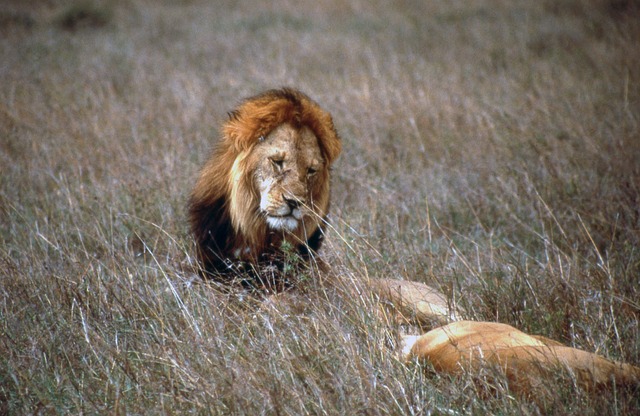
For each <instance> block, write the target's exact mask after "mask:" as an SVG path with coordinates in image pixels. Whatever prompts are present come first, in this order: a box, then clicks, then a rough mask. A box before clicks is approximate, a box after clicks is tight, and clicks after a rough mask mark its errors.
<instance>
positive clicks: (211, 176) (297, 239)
mask: <svg viewBox="0 0 640 416" xmlns="http://www.w3.org/2000/svg"><path fill="white" fill-rule="evenodd" d="M294 142H295V143H294ZM278 144H281V145H283V146H284V147H285V149H288V152H287V151H281V150H280V149H278V148H277V146H278ZM340 151H341V139H340V137H339V136H338V134H337V132H336V130H335V128H334V125H333V120H332V118H331V115H330V114H329V113H328V112H326V111H324V110H323V109H321V108H320V106H319V105H318V104H317V103H315V102H314V101H312V100H311V99H310V98H309V97H308V96H306V95H305V94H303V93H302V92H300V91H297V90H294V89H289V88H282V89H277V90H269V91H266V92H264V93H262V94H259V95H256V96H253V97H250V98H248V99H246V100H244V101H243V102H241V103H240V105H239V106H237V107H236V108H235V109H234V110H233V111H231V112H230V113H229V117H228V120H227V121H226V122H225V123H224V124H223V126H222V137H221V139H220V140H219V141H218V143H217V145H216V146H215V148H214V150H213V153H212V155H211V157H210V158H209V159H208V161H207V162H206V163H205V165H204V167H203V169H202V171H201V173H200V176H199V178H198V180H197V182H196V185H195V187H194V189H193V192H192V194H191V198H190V201H189V207H188V210H189V220H190V225H191V232H192V234H193V236H194V238H195V242H196V245H197V257H198V259H199V261H200V263H201V266H202V268H203V271H204V272H205V274H207V275H211V274H213V275H219V274H225V273H229V272H230V271H233V270H237V269H236V268H235V267H234V264H251V267H252V268H254V269H255V267H254V266H256V265H258V264H264V263H272V262H273V259H274V258H275V257H276V256H277V255H278V253H281V252H282V250H283V247H290V248H291V247H292V248H294V249H295V250H296V252H297V253H298V254H300V255H301V256H302V257H304V258H308V257H309V256H310V255H311V254H313V253H314V252H316V251H317V250H318V249H319V248H320V246H321V244H322V241H323V235H324V228H325V224H326V218H327V214H328V212H329V192H330V189H329V188H330V167H331V165H332V163H333V162H334V161H335V159H336V158H337V157H338V155H339V154H340ZM268 152H272V153H273V152H276V153H275V154H276V156H273V154H269V153H268ZM304 152H306V153H304ZM314 152H315V153H314ZM298 153H301V155H300V156H298V159H297V160H292V161H289V160H287V159H286V158H287V157H289V155H290V154H298ZM302 153H304V154H302ZM268 187H270V188H269V191H267V190H265V189H266V188H268ZM263 188H264V189H263ZM270 204H271V205H274V206H276V208H269V207H267V208H264V207H265V206H269V205H270ZM269 209H271V210H272V211H274V212H275V213H271V212H270V211H269ZM283 210H284V211H287V212H285V214H286V216H280V215H282V214H281V212H282V211H283ZM287 243H288V244H287Z"/></svg>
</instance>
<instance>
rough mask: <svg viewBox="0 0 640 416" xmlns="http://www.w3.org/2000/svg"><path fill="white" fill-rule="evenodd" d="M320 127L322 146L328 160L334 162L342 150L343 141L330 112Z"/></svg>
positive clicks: (330, 162)
mask: <svg viewBox="0 0 640 416" xmlns="http://www.w3.org/2000/svg"><path fill="white" fill-rule="evenodd" d="M321 125H322V127H321V128H320V131H321V133H320V136H321V137H320V147H321V148H322V150H323V151H324V153H325V157H326V158H327V162H328V163H329V164H332V163H333V162H334V161H335V160H336V159H337V158H338V156H339V155H340V152H341V151H342V141H341V140H340V136H338V133H337V132H336V129H335V127H334V126H333V120H332V119H331V116H330V115H329V114H326V120H323V121H322V122H321Z"/></svg>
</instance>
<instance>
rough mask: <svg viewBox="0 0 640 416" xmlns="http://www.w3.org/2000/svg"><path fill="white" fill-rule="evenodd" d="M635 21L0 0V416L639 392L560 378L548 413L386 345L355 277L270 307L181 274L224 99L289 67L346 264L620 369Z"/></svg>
mask: <svg viewBox="0 0 640 416" xmlns="http://www.w3.org/2000/svg"><path fill="white" fill-rule="evenodd" d="M92 16H93V18H97V17H99V24H96V23H95V20H92V19H93V18H92ZM96 16H97V17H96ZM639 17H640V6H639V5H638V2H636V1H633V0H627V1H613V0H598V1H586V0H565V1H559V2H558V1H541V2H527V1H513V2H500V1H489V0H487V1H474V2H443V3H440V2H424V1H409V0H407V1H400V2H395V3H394V4H393V5H389V4H388V3H387V2H382V1H373V2H372V1H358V0H353V1H349V2H342V1H328V2H308V3H307V2H303V3H300V2H290V1H286V0H281V1H276V2H264V3H261V4H254V3H244V2H233V1H227V2H206V1H199V0H193V1H182V2H173V1H171V2H170V1H166V2H144V1H125V0H117V1H116V0H114V1H112V2H107V3H98V2H96V3H90V2H89V3H87V2H79V3H76V2H66V1H52V2H46V3H35V4H31V3H24V2H18V1H10V2H5V3H4V4H3V5H2V6H0V22H1V23H2V28H1V29H0V33H1V35H2V36H0V56H1V57H2V59H1V60H0V61H1V64H0V77H1V79H2V82H0V173H1V174H0V279H1V284H0V414H4V413H8V414H29V413H45V414H53V413H63V414H66V413H70V414H78V413H82V414H85V413H86V414H96V413H114V414H137V413H144V414H158V413H184V412H194V413H211V414H263V413H266V414H357V413H361V414H429V413H431V414H465V413H471V414H478V413H494V414H495V413H499V414H522V413H524V414H535V413H537V412H540V411H544V412H546V413H551V414H554V413H555V414H580V415H582V414H633V413H636V412H637V411H638V409H639V408H640V401H639V399H638V397H640V394H639V392H637V391H630V392H628V391H618V390H616V391H614V392H608V393H607V394H598V395H593V394H589V393H587V392H584V391H581V390H579V389H577V388H575V387H574V386H573V385H572V384H571V381H570V380H568V381H567V380H559V381H558V382H557V383H556V384H557V385H556V384H553V383H555V382H553V381H552V382H551V383H552V384H551V387H550V388H554V386H555V387H556V388H555V391H556V392H557V394H556V395H555V396H554V398H553V400H552V402H550V403H549V404H548V406H547V408H545V409H543V410H541V409H538V408H537V407H536V405H535V404H534V403H532V402H529V401H527V400H526V399H522V398H516V397H512V396H511V395H510V394H509V393H508V390H507V389H506V386H505V383H504V382H501V381H500V380H497V381H495V382H494V383H493V384H492V385H491V386H489V388H485V387H483V385H482V383H483V382H482V377H480V376H479V375H474V374H470V375H469V376H468V377H462V378H457V379H451V378H449V377H446V376H442V375H439V374H435V373H432V372H430V371H429V370H428V369H424V368H419V367H417V366H414V365H404V364H403V363H401V362H399V361H398V360H397V358H396V355H395V353H394V352H393V346H394V343H395V337H396V335H397V332H398V331H400V330H401V329H400V328H395V327H390V326H389V325H388V324H387V323H386V322H384V321H383V320H382V319H381V318H380V317H379V316H378V315H376V314H375V313H374V311H375V303H374V302H373V300H372V299H371V297H370V296H368V295H367V294H366V293H365V292H362V296H360V297H358V296H353V293H354V292H353V289H351V288H349V289H345V288H342V287H340V286H337V287H333V286H323V285H321V284H320V283H318V284H317V285H313V284H311V287H310V288H309V290H307V291H306V292H305V293H304V294H301V295H300V297H299V298H298V299H297V300H296V301H295V302H278V303H275V304H274V305H271V306H270V307H264V306H260V303H259V299H253V298H251V297H247V296H245V295H244V294H243V293H236V292H233V291H231V292H228V291H223V290H220V289H219V288H217V287H215V285H210V284H200V283H198V281H197V280H196V281H194V280H193V279H192V275H191V273H190V272H189V270H190V268H191V266H192V265H193V261H194V259H193V242H192V241H191V239H190V237H189V235H188V233H187V228H188V227H187V224H186V219H185V215H184V212H185V205H186V199H187V195H188V192H189V190H190V188H191V186H192V184H193V183H194V178H195V174H196V172H197V170H198V169H199V167H200V166H201V165H202V163H203V162H204V160H205V159H206V157H207V154H208V149H210V147H211V145H212V143H214V142H215V140H216V138H217V135H218V133H217V128H218V125H219V123H220V122H221V121H222V120H224V117H225V113H226V111H228V110H229V109H231V108H232V107H233V106H234V105H235V104H236V103H237V102H238V100H239V99H240V98H242V97H245V96H247V95H250V94H253V93H256V92H259V91H260V90H263V89H266V88H272V87H276V86H280V85H290V86H294V87H297V88H300V89H302V90H304V91H305V92H307V93H308V94H309V95H310V96H311V97H313V98H315V99H316V100H317V101H318V102H320V103H321V104H322V105H323V106H324V107H325V108H327V109H328V110H329V111H330V112H331V113H332V114H333V115H334V120H335V122H336V125H337V126H338V129H339V131H340V132H341V134H342V136H343V138H344V141H345V143H344V148H345V151H344V154H343V155H342V157H341V159H340V160H339V162H338V163H337V166H336V167H335V170H334V181H333V214H332V224H333V228H332V230H331V232H330V234H331V235H330V238H329V242H328V243H327V245H326V247H325V248H324V250H323V252H322V255H323V257H325V258H326V259H327V260H328V261H329V262H330V263H332V264H333V267H335V269H336V270H337V271H338V272H339V273H340V274H341V275H342V276H343V277H344V278H345V282H347V284H350V285H353V286H355V287H358V285H359V282H362V281H363V280H366V279H368V278H377V277H397V278H405V279H411V280H416V281H422V282H427V283H429V284H431V285H433V286H435V287H438V288H440V289H441V290H442V291H443V292H444V293H446V294H447V296H449V297H450V298H451V299H452V300H455V301H456V302H458V303H459V304H461V305H462V306H464V307H465V309H466V310H467V313H468V315H469V318H472V319H478V320H493V321H499V322H505V323H509V324H512V325H514V326H516V327H518V328H519V329H522V330H525V331H529V332H533V333H537V334H542V335H545V336H548V337H551V338H554V339H556V340H558V341H562V342H563V343H565V344H568V345H571V346H574V347H578V348H582V349H585V350H588V351H592V352H597V353H599V354H602V355H604V356H606V357H608V358H611V359H616V360H623V361H626V362H630V363H632V364H635V365H639V364H640V330H639V325H638V320H639V318H640V302H639V301H638V299H640V133H639V131H640V129H639V123H640V87H639V86H640V49H638V48H637V45H636V44H637V39H639V38H640V23H639V22H640V19H639ZM69 19H71V20H69ZM74 19H75V20H74ZM68 21H72V22H76V23H74V25H73V30H67V29H68V27H66V26H65V25H64V22H68ZM25 22H26V23H25Z"/></svg>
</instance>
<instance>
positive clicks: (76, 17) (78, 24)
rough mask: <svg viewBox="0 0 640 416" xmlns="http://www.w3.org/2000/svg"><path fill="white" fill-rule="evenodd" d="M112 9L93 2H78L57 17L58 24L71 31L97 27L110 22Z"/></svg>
mask: <svg viewBox="0 0 640 416" xmlns="http://www.w3.org/2000/svg"><path fill="white" fill-rule="evenodd" d="M112 17H113V12H112V11H111V9H109V8H107V7H105V6H100V5H97V4H93V3H77V4H74V5H71V6H69V7H68V8H67V9H66V10H65V11H63V12H62V13H61V14H60V16H59V17H58V19H57V22H58V26H59V27H60V28H62V29H64V30H67V31H70V32H76V31H78V30H82V29H97V28H101V27H104V26H106V25H107V24H109V22H110V21H111V19H112Z"/></svg>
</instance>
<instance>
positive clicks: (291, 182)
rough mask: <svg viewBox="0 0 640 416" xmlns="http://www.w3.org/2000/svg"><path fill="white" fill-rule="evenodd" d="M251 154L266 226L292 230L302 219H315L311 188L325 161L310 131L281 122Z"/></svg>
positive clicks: (300, 223)
mask: <svg viewBox="0 0 640 416" xmlns="http://www.w3.org/2000/svg"><path fill="white" fill-rule="evenodd" d="M253 154H254V157H256V161H257V165H256V169H255V172H254V174H253V178H254V186H255V189H257V190H258V196H259V211H260V214H261V215H263V216H264V218H265V220H266V222H267V226H268V227H269V228H270V229H273V230H284V231H290V232H294V231H296V230H298V229H300V228H301V227H302V224H304V223H317V222H318V220H317V219H316V218H315V217H316V216H317V215H318V214H316V213H315V211H316V206H315V202H316V201H315V200H314V190H315V189H316V188H317V186H316V185H317V183H318V180H319V178H322V176H323V175H322V173H323V172H322V171H323V170H324V169H325V162H324V159H323V157H322V152H321V150H320V146H319V145H318V139H317V138H316V136H315V135H314V134H313V132H312V131H311V130H310V129H309V128H308V127H304V126H303V127H302V128H299V129H296V128H294V127H292V126H291V125H290V124H282V125H280V126H279V127H277V128H276V129H275V130H274V131H272V132H271V133H270V134H269V135H267V136H266V137H264V138H263V139H261V140H260V141H259V142H258V143H257V144H256V146H255V148H254V150H253ZM315 193H317V192H315Z"/></svg>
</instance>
